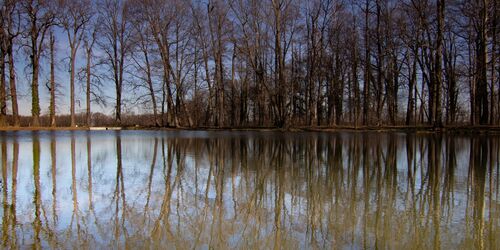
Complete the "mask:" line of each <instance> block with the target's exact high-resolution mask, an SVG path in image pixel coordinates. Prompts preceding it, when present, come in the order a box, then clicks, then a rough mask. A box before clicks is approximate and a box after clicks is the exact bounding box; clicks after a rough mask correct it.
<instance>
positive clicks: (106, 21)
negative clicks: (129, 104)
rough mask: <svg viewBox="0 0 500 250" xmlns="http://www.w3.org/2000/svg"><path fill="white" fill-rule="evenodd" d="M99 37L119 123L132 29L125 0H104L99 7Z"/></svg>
mask: <svg viewBox="0 0 500 250" xmlns="http://www.w3.org/2000/svg"><path fill="white" fill-rule="evenodd" d="M98 23H99V25H100V29H99V30H100V39H99V41H98V43H97V44H98V45H99V47H100V49H101V50H102V51H103V52H104V58H103V64H104V65H106V66H107V67H108V68H109V69H110V71H111V72H112V76H111V77H110V79H111V80H112V81H113V82H114V85H115V86H114V87H115V100H116V102H115V103H116V105H115V121H116V123H117V124H121V122H122V118H121V112H122V94H123V93H122V92H123V83H124V73H125V67H126V64H125V60H126V59H127V57H128V55H129V53H130V46H131V45H130V39H131V36H132V32H133V29H132V28H131V27H130V22H129V2H128V1H127V0H117V1H115V0H106V1H104V3H103V4H102V6H101V7H100V8H99V22H98Z"/></svg>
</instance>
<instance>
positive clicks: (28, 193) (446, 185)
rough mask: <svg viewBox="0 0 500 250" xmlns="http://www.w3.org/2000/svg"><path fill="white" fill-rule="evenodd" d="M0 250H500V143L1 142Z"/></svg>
mask: <svg viewBox="0 0 500 250" xmlns="http://www.w3.org/2000/svg"><path fill="white" fill-rule="evenodd" d="M0 144H1V145H0V147H1V165H2V179H1V180H2V184H1V197H2V198H1V199H2V206H1V208H0V216H1V218H2V220H1V221H2V224H1V237H2V244H3V245H2V246H1V248H31V247H35V248H38V247H42V248H65V249H67V248H76V247H78V248H89V249H96V248H106V249H107V248H120V249H121V248H141V249H143V248H144V249H157V248H176V249H193V248H195V249H200V248H201V249H207V248H214V249H233V248H243V249H249V248H250V249H270V248H281V249H296V248H302V249H304V248H312V249H314V248H335V249H339V248H356V249H364V248H368V249H373V248H380V249H400V248H408V249H430V248H443V249H457V248H459V249H470V248H477V249H482V248H485V249H494V248H499V247H500V243H499V241H500V223H499V222H500V221H499V219H500V215H499V212H500V206H499V185H500V184H499V180H500V178H499V174H500V173H499V168H500V163H499V156H500V147H499V146H500V140H499V137H498V136H494V135H489V136H480V135H473V136H457V135H455V136H446V135H431V134H417V135H415V134H404V133H376V132H370V133H277V132H154V131H141V132H137V131H122V132H114V131H100V132H99V131H95V132H85V131H79V132H17V133H15V132H12V133H10V132H9V133H3V134H0Z"/></svg>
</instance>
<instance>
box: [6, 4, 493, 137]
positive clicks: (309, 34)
mask: <svg viewBox="0 0 500 250" xmlns="http://www.w3.org/2000/svg"><path fill="white" fill-rule="evenodd" d="M1 5H2V6H1V11H0V26H1V29H0V47H1V48H0V76H1V77H0V107H1V110H0V111H1V112H0V125H2V126H6V125H14V126H20V125H31V126H40V125H47V126H49V125H50V126H56V125H58V126H65V125H69V126H76V125H77V124H78V125H87V124H89V125H92V124H96V122H95V121H93V119H95V116H92V115H91V114H92V110H91V107H92V105H91V104H92V103H97V104H103V103H108V104H110V105H109V106H111V107H113V112H112V113H113V116H114V119H113V121H110V123H113V124H114V125H123V124H128V123H131V121H127V119H128V118H127V119H125V117H124V115H122V113H124V106H126V107H127V108H129V107H135V108H138V109H139V110H144V113H145V114H146V113H147V115H144V117H149V118H150V120H151V121H152V124H153V125H154V126H169V127H199V126H210V127H245V126H253V127H256V126H257V127H258V126H262V127H269V126H273V127H290V126H337V125H359V126H363V125H364V126H374V125H411V126H413V125H431V126H435V127H441V126H445V125H456V124H469V125H498V124H500V102H499V96H500V92H499V91H500V67H499V66H500V63H499V58H500V46H499V42H498V40H500V39H499V33H500V32H499V31H500V27H499V20H498V19H499V16H500V15H499V13H500V12H499V10H500V3H498V1H496V0H475V1H469V0H467V1H465V0H457V1H445V0H432V1H429V0H397V1H396V0H361V1H351V0H205V1H199V0H192V1H189V0H100V1H93V0H4V1H2V2H1ZM54 34H62V35H58V36H55V35H54ZM56 37H59V39H65V40H64V41H63V42H64V44H67V45H68V46H67V47H66V48H57V47H56V46H54V45H55V44H56V41H55V38H56ZM56 53H58V54H62V55H65V56H67V60H63V61H62V62H61V61H60V60H56V59H55V58H56V56H55V55H56ZM80 55H84V56H80ZM23 60H25V61H23ZM21 61H22V62H21ZM16 63H19V64H20V65H28V67H29V70H28V72H29V74H30V77H29V80H30V90H31V100H32V105H31V111H32V117H31V121H30V122H28V123H26V122H22V121H21V119H20V118H19V109H18V93H17V86H16V84H18V82H16V80H18V79H17V78H16V67H15V64H16ZM58 63H59V64H60V63H68V65H67V67H66V66H65V67H64V68H65V69H66V68H67V69H68V70H69V71H68V72H69V83H65V82H56V79H58V78H60V77H57V76H59V75H60V74H66V72H65V71H62V70H60V68H61V67H59V68H58V67H56V64H58ZM42 64H44V65H50V67H49V68H50V69H49V70H48V71H47V72H49V73H48V74H49V79H50V80H49V82H48V83H47V84H45V87H41V86H40V80H39V78H40V67H41V65H42ZM81 65H84V66H83V67H80V66H81ZM75 82H76V83H78V82H80V83H82V84H83V86H84V90H85V95H84V96H85V97H84V99H83V100H82V101H83V102H82V104H83V103H84V104H85V112H86V114H85V117H79V116H77V115H76V114H75ZM62 85H64V86H69V93H68V94H67V95H64V96H62V97H59V98H68V99H69V100H70V102H69V103H70V110H69V111H70V115H69V122H68V121H67V120H68V119H67V118H64V119H58V120H56V118H55V117H56V115H57V114H56V110H59V111H60V112H63V113H67V111H62V110H60V109H57V108H56V107H57V105H58V104H57V102H56V100H59V99H58V98H56V96H57V95H58V93H59V92H60V91H58V89H60V86H62ZM42 86H43V84H42ZM110 89H111V90H114V93H104V92H109V91H108V90H110ZM40 91H47V92H48V93H50V104H49V105H48V106H49V110H47V111H42V110H41V108H40V107H41V105H40ZM110 97H111V99H112V100H109V99H110ZM76 99H77V100H78V99H79V98H76ZM42 106H43V107H45V106H47V104H45V105H42ZM108 111H110V110H108ZM41 113H43V114H48V118H47V119H48V120H47V121H45V120H44V121H43V122H42V123H41V121H40V119H41V117H40V115H41ZM149 114H150V115H149ZM7 117H8V119H7ZM61 117H63V116H61ZM134 117H141V116H134ZM129 118H130V117H129ZM43 119H45V118H43ZM107 122H108V120H106V123H107ZM140 122H141V121H139V123H140ZM148 122H149V120H148ZM142 123H145V122H144V121H142Z"/></svg>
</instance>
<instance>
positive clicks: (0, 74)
mask: <svg viewBox="0 0 500 250" xmlns="http://www.w3.org/2000/svg"><path fill="white" fill-rule="evenodd" d="M2 29H3V28H2ZM2 39H5V38H2ZM2 47H3V46H2ZM6 120H7V94H6V86H5V50H4V49H3V48H2V49H1V51H0V127H3V126H5V125H7V121H6Z"/></svg>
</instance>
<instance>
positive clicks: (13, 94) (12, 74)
mask: <svg viewBox="0 0 500 250" xmlns="http://www.w3.org/2000/svg"><path fill="white" fill-rule="evenodd" d="M7 54H8V56H9V85H10V99H11V103H12V118H13V120H14V122H13V123H14V127H19V126H20V125H21V122H20V120H19V107H18V104H17V89H16V70H15V66H14V55H13V53H12V44H11V45H10V46H9V48H8V50H7Z"/></svg>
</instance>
